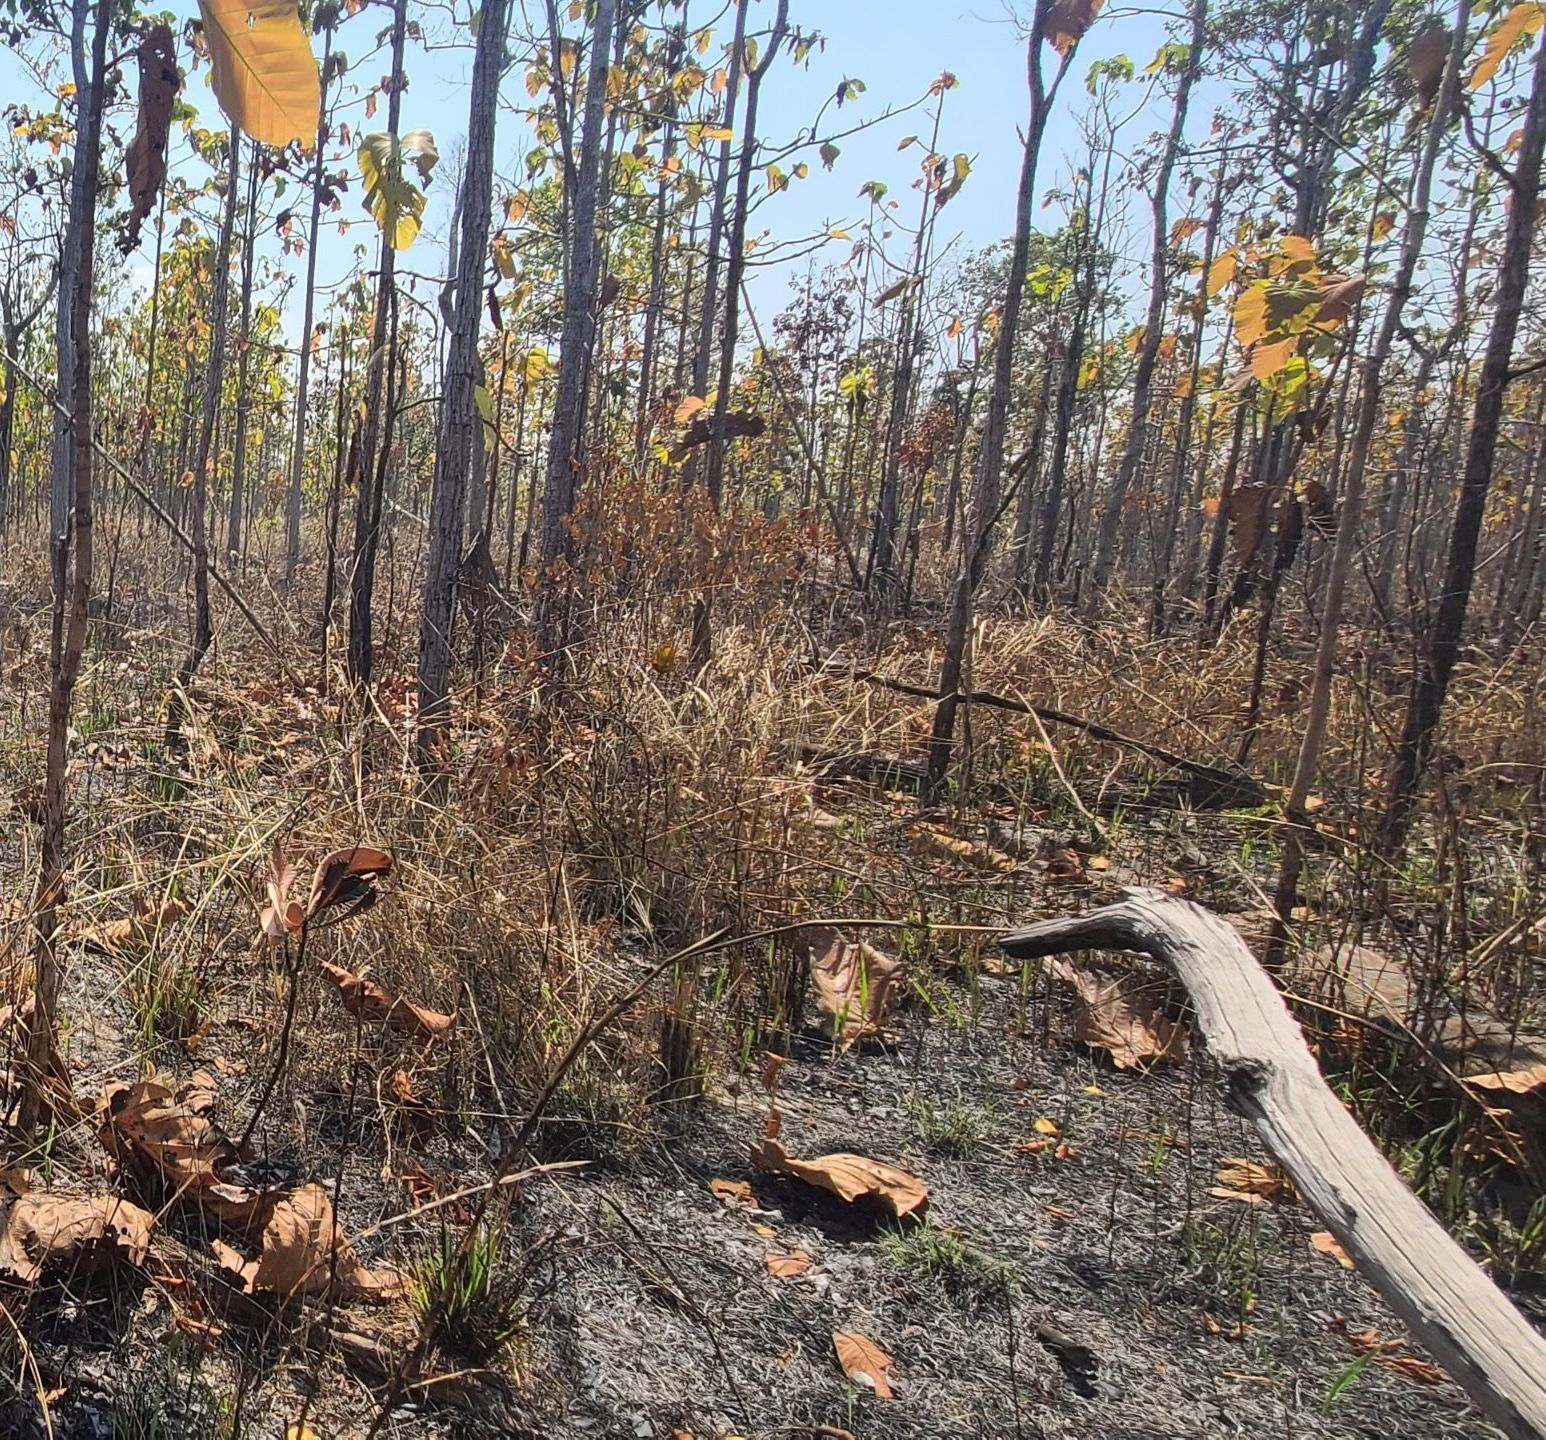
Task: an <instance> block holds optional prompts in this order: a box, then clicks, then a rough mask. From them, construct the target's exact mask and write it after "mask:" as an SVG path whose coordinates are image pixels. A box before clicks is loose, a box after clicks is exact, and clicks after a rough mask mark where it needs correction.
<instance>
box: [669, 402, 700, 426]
mask: <svg viewBox="0 0 1546 1440" xmlns="http://www.w3.org/2000/svg"><path fill="white" fill-rule="evenodd" d="M707 403H708V402H707V401H706V400H705V399H704V398H703V397H702V396H701V395H689V396H687V398H686V399H684V400H683V401H682V403H681V404H680V405H678V406H677V407H676V413H675V414H674V415H673V416H672V417H671V418H672V421H673V422H674V423H675V424H677V425H685V424H687V422H688V421H689V420H691V419H692V417H693V416H694V415H696V414H697V413H698V412H699V411H700V410H701V409H703V407H704V406H705V405H706V404H707Z"/></svg>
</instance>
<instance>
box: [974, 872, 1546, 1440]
mask: <svg viewBox="0 0 1546 1440" xmlns="http://www.w3.org/2000/svg"><path fill="white" fill-rule="evenodd" d="M1001 943H1002V945H1003V947H1004V949H1005V950H1006V951H1007V952H1008V953H1009V954H1010V955H1012V956H1014V957H1015V958H1016V959H1036V958H1040V957H1043V956H1047V955H1056V954H1062V953H1064V952H1067V951H1071V950H1085V949H1114V950H1129V951H1134V952H1136V953H1138V954H1141V955H1147V956H1149V957H1150V958H1151V959H1154V960H1157V961H1159V962H1161V963H1162V964H1164V965H1167V966H1168V967H1170V968H1171V969H1172V970H1173V971H1174V972H1175V974H1176V976H1177V977H1178V978H1179V979H1180V981H1181V983H1182V984H1183V985H1185V986H1186V989H1187V991H1188V993H1189V994H1190V995H1191V998H1192V1003H1193V1004H1194V1006H1195V1007H1196V1012H1197V1024H1198V1028H1199V1029H1200V1030H1201V1032H1202V1035H1203V1038H1204V1040H1205V1041H1206V1043H1207V1046H1208V1049H1209V1050H1210V1052H1211V1053H1212V1055H1213V1057H1214V1059H1215V1060H1216V1061H1217V1062H1218V1064H1219V1066H1220V1068H1221V1069H1222V1071H1223V1074H1224V1080H1225V1085H1226V1087H1227V1100H1228V1103H1229V1105H1230V1107H1231V1108H1232V1109H1234V1110H1235V1111H1236V1112H1237V1113H1238V1114H1240V1115H1243V1116H1244V1117H1245V1118H1247V1119H1248V1120H1250V1121H1252V1122H1253V1123H1254V1124H1255V1126H1256V1128H1257V1129H1258V1130H1259V1131H1260V1132H1261V1135H1262V1138H1263V1140H1265V1141H1266V1143H1267V1146H1268V1148H1269V1149H1270V1150H1271V1151H1272V1153H1273V1155H1274V1156H1276V1157H1277V1159H1278V1160H1279V1161H1280V1162H1281V1164H1282V1166H1283V1168H1284V1170H1286V1171H1287V1173H1288V1175H1289V1178H1290V1179H1291V1180H1292V1181H1293V1182H1294V1184H1295V1186H1296V1187H1297V1188H1298V1190H1299V1193H1300V1194H1301V1195H1303V1196H1304V1198H1305V1201H1306V1202H1307V1203H1308V1204H1309V1206H1310V1207H1311V1209H1313V1210H1314V1211H1315V1213H1316V1214H1317V1215H1318V1216H1319V1217H1320V1218H1321V1220H1322V1221H1323V1222H1324V1223H1325V1224H1326V1226H1327V1228H1328V1229H1330V1231H1331V1232H1332V1234H1333V1235H1335V1236H1336V1238H1337V1239H1338V1241H1340V1242H1341V1244H1342V1245H1343V1246H1344V1247H1345V1248H1346V1250H1347V1251H1348V1253H1349V1254H1350V1255H1351V1256H1352V1257H1353V1258H1354V1260H1355V1261H1356V1262H1357V1264H1358V1268H1359V1269H1360V1270H1361V1271H1362V1272H1363V1274H1364V1276H1365V1277H1366V1278H1367V1279H1368V1281H1369V1283H1370V1284H1371V1285H1373V1286H1374V1288H1375V1289H1376V1290H1378V1291H1379V1293H1380V1294H1381V1295H1382V1296H1383V1297H1384V1298H1385V1300H1386V1302H1387V1303H1388V1304H1389V1305H1390V1307H1391V1309H1392V1310H1394V1311H1395V1312H1396V1313H1397V1314H1398V1315H1399V1316H1400V1317H1401V1318H1402V1320H1403V1321H1405V1323H1406V1324H1407V1325H1408V1326H1409V1327H1410V1329H1411V1331H1412V1333H1413V1334H1414V1335H1415V1336H1416V1337H1417V1339H1418V1340H1419V1341H1421V1343H1422V1344H1423V1345H1425V1346H1426V1347H1427V1348H1428V1350H1429V1351H1430V1352H1431V1353H1432V1355H1433V1357H1434V1358H1435V1359H1436V1360H1437V1361H1438V1362H1439V1363H1440V1364H1441V1365H1442V1366H1443V1367H1444V1368H1445V1369H1446V1370H1447V1371H1448V1372H1449V1374H1450V1375H1451V1376H1452V1377H1453V1379H1454V1380H1455V1382H1456V1383H1457V1384H1459V1385H1460V1386H1461V1388H1462V1389H1464V1390H1465V1392H1466V1394H1467V1395H1469V1396H1470V1397H1471V1399H1472V1400H1473V1401H1475V1403H1476V1404H1477V1405H1478V1406H1479V1407H1480V1408H1481V1409H1482V1410H1484V1411H1485V1412H1486V1413H1487V1414H1488V1415H1489V1416H1490V1417H1491V1418H1492V1419H1493V1420H1494V1421H1495V1422H1496V1423H1497V1424H1498V1425H1499V1426H1500V1427H1501V1428H1502V1429H1503V1431H1504V1432H1505V1433H1506V1434H1508V1435H1510V1436H1513V1437H1516V1440H1546V1339H1543V1338H1542V1337H1541V1336H1540V1335H1539V1334H1538V1333H1537V1332H1536V1331H1535V1329H1534V1328H1533V1327H1532V1326H1531V1325H1530V1324H1529V1322H1528V1321H1526V1320H1525V1318H1524V1317H1523V1316H1522V1315H1521V1314H1520V1313H1519V1311H1518V1310H1517V1309H1515V1307H1514V1306H1513V1305H1512V1304H1511V1303H1510V1301H1509V1299H1508V1297H1507V1296H1506V1295H1504V1294H1503V1292H1502V1291H1501V1290H1499V1289H1498V1287H1497V1286H1496V1285H1494V1284H1493V1282H1492V1281H1491V1280H1490V1279H1489V1278H1488V1277H1487V1276H1486V1275H1485V1274H1484V1273H1483V1271H1482V1270H1481V1269H1480V1267H1479V1266H1477V1264H1476V1263H1475V1262H1474V1261H1473V1260H1472V1259H1471V1258H1470V1257H1469V1256H1468V1255H1467V1254H1466V1253H1465V1252H1464V1251H1463V1250H1462V1249H1461V1248H1460V1246H1459V1245H1458V1244H1456V1243H1455V1241H1454V1239H1453V1238H1451V1236H1450V1235H1449V1233H1448V1232H1447V1231H1446V1230H1445V1229H1444V1228H1443V1227H1442V1226H1441V1225H1440V1224H1439V1223H1438V1221H1437V1220H1435V1219H1434V1217H1433V1216H1432V1215H1431V1214H1430V1213H1429V1211H1428V1209H1427V1207H1426V1206H1424V1205H1423V1203H1422V1201H1421V1200H1419V1199H1418V1198H1417V1196H1416V1195H1414V1194H1413V1193H1412V1192H1411V1190H1409V1189H1408V1188H1407V1186H1406V1185H1405V1183H1404V1182H1403V1181H1402V1180H1401V1177H1400V1176H1399V1175H1397V1174H1396V1172H1395V1170H1393V1169H1392V1168H1391V1166H1390V1163H1389V1162H1388V1161H1387V1160H1386V1159H1385V1157H1384V1156H1383V1155H1382V1154H1381V1153H1380V1152H1379V1150H1378V1149H1377V1148H1376V1147H1375V1145H1374V1143H1373V1141H1371V1140H1370V1139H1369V1137H1368V1136H1367V1135H1366V1134H1365V1133H1364V1132H1363V1130H1362V1129H1361V1128H1360V1126H1359V1125H1358V1123H1357V1121H1355V1120H1354V1119H1353V1117H1352V1116H1351V1115H1350V1114H1349V1113H1348V1111H1347V1109H1346V1108H1345V1107H1344V1106H1343V1104H1342V1102H1341V1101H1340V1100H1338V1099H1337V1097H1336V1095H1335V1094H1334V1093H1333V1092H1332V1090H1331V1088H1330V1086H1328V1085H1327V1084H1326V1081H1325V1079H1324V1078H1323V1077H1322V1075H1321V1073H1320V1070H1319V1068H1318V1067H1317V1065H1316V1063H1315V1060H1314V1058H1313V1057H1312V1056H1311V1054H1310V1051H1309V1049H1308V1048H1307V1046H1306V1045H1305V1042H1304V1036H1303V1035H1302V1034H1301V1032H1300V1029H1299V1026H1298V1025H1297V1023H1296V1022H1295V1021H1294V1019H1293V1017H1292V1016H1291V1015H1290V1014H1289V1012H1288V1008H1287V1006H1286V1005H1285V1004H1284V1002H1283V998H1282V996H1281V995H1280V994H1279V993H1278V991H1277V988H1276V987H1275V986H1274V985H1273V983H1272V980H1271V978H1270V977H1269V976H1268V974H1267V972H1266V971H1265V970H1264V969H1263V968H1262V967H1261V965H1259V964H1258V963H1257V961H1256V958H1255V957H1254V956H1253V955H1252V954H1251V952H1250V951H1249V950H1248V949H1247V948H1246V946H1245V943H1244V941H1242V940H1241V938H1240V937H1239V935H1238V934H1236V933H1235V931H1234V930H1233V929H1232V928H1231V927H1230V926H1229V925H1228V924H1226V923H1225V922H1224V921H1223V920H1222V919H1220V918H1219V917H1218V916H1217V915H1214V914H1212V913H1211V912H1209V911H1207V910H1204V909H1203V908H1202V907H1201V906H1198V905H1194V904H1192V903H1190V902H1189V901H1185V900H1178V899H1176V898H1175V897H1174V896H1172V895H1168V894H1166V893H1164V892H1163V891H1159V890H1138V891H1132V892H1130V893H1129V894H1128V896H1127V897H1126V898H1125V899H1124V900H1122V901H1121V902H1120V903H1118V904H1116V905H1109V906H1106V907H1104V908H1102V909H1099V910H1095V911H1092V912H1091V913H1090V914H1088V915H1083V916H1076V917H1069V918H1058V919H1052V920H1043V921H1040V922H1038V923H1037V924H1034V925H1030V926H1027V927H1026V928H1025V929H1023V930H1016V931H1013V932H1011V933H1009V934H1007V935H1005V936H1004V937H1003V939H1002V941H1001Z"/></svg>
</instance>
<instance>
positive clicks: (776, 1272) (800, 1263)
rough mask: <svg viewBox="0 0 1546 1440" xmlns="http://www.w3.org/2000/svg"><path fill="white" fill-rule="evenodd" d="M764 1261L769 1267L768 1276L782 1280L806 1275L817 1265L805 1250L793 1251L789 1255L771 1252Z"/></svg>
mask: <svg viewBox="0 0 1546 1440" xmlns="http://www.w3.org/2000/svg"><path fill="white" fill-rule="evenodd" d="M762 1259H763V1263H764V1264H765V1265H766V1266H767V1267H768V1274H769V1275H773V1276H776V1277H777V1278H778V1279H780V1280H793V1279H795V1278H796V1277H798V1276H800V1275H803V1274H805V1272H806V1271H807V1270H809V1269H810V1268H811V1266H812V1265H814V1264H815V1263H816V1262H815V1261H814V1260H812V1259H811V1257H810V1256H809V1255H807V1254H806V1253H805V1251H803V1250H793V1251H790V1252H789V1253H788V1254H785V1253H784V1252H783V1251H782V1250H769V1251H768V1253H767V1254H766V1255H764V1256H763V1257H762Z"/></svg>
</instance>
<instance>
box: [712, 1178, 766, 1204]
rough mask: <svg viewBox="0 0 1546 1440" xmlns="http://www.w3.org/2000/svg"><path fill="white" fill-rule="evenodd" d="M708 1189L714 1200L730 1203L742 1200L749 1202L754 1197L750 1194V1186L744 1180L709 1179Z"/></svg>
mask: <svg viewBox="0 0 1546 1440" xmlns="http://www.w3.org/2000/svg"><path fill="white" fill-rule="evenodd" d="M709 1190H710V1192H711V1193H712V1194H713V1196H714V1198H715V1199H716V1200H724V1201H728V1202H730V1203H735V1202H738V1201H743V1200H744V1201H745V1202H746V1203H747V1204H750V1203H751V1202H752V1200H753V1199H755V1198H756V1197H755V1196H754V1195H753V1194H752V1187H751V1186H750V1185H748V1184H747V1183H746V1181H744V1180H710V1181H709Z"/></svg>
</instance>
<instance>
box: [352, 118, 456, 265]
mask: <svg viewBox="0 0 1546 1440" xmlns="http://www.w3.org/2000/svg"><path fill="white" fill-rule="evenodd" d="M439 160H440V152H439V151H438V150H437V149H436V148H435V137H434V136H433V135H431V134H430V133H429V131H428V130H410V131H409V132H408V133H407V134H406V135H401V136H399V137H398V138H397V139H396V140H394V139H393V138H392V136H391V135H390V134H389V133H388V132H387V131H385V130H376V131H373V132H372V133H371V134H369V135H366V136H365V137H364V139H362V140H361V141H360V150H359V163H360V179H361V180H363V181H364V182H365V208H366V209H367V210H369V211H370V213H371V215H372V216H373V217H374V219H375V221H376V224H377V225H378V226H379V227H380V229H381V233H382V234H383V235H385V236H386V241H387V244H388V245H390V246H391V247H392V248H393V249H394V250H406V249H407V248H408V247H409V246H410V245H412V244H413V242H414V240H415V239H417V238H418V234H419V225H420V222H421V221H422V219H423V217H424V192H423V191H422V190H420V189H419V188H418V186H416V185H415V184H414V183H413V182H412V181H411V180H410V179H408V177H407V176H406V174H405V173H404V171H405V169H406V167H407V166H408V165H412V166H413V168H414V169H415V170H416V171H417V172H418V174H419V179H420V180H421V181H422V182H423V183H424V184H426V185H427V184H428V183H429V178H430V172H431V171H433V170H434V168H435V166H436V164H437V163H438V162H439Z"/></svg>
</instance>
